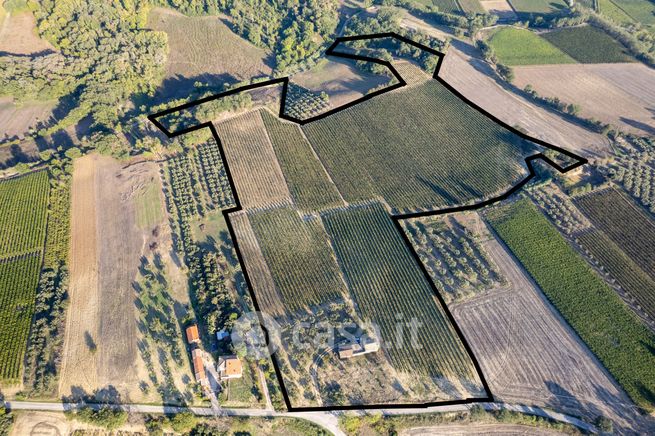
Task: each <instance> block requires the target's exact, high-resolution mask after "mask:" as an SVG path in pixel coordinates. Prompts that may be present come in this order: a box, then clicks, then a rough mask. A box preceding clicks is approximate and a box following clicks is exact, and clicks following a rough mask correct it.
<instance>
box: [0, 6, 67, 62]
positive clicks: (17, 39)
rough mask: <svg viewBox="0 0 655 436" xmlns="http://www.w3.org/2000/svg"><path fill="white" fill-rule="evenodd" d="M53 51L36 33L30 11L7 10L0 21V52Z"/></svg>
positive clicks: (24, 53) (34, 21) (25, 53)
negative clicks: (2, 20)
mask: <svg viewBox="0 0 655 436" xmlns="http://www.w3.org/2000/svg"><path fill="white" fill-rule="evenodd" d="M42 51H55V48H54V47H53V46H52V45H51V44H50V43H49V42H48V41H46V40H44V39H41V38H39V36H38V35H37V34H36V20H35V19H34V15H32V13H31V12H18V13H16V14H10V13H9V12H7V16H6V17H5V20H4V23H0V52H7V53H9V54H23V55H28V54H33V53H39V52H42Z"/></svg>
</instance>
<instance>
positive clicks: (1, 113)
mask: <svg viewBox="0 0 655 436" xmlns="http://www.w3.org/2000/svg"><path fill="white" fill-rule="evenodd" d="M0 38H1V37H0ZM56 104H57V102H55V101H46V102H27V103H22V104H20V105H16V104H14V103H13V99H12V98H11V97H0V142H2V141H4V140H7V139H22V138H24V137H25V135H26V134H27V133H28V130H29V129H30V127H37V125H38V124H39V123H47V122H48V121H49V120H50V118H51V117H52V110H53V109H54V108H55V106H56Z"/></svg>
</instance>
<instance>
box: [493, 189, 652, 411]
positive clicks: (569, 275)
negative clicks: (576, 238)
mask: <svg viewBox="0 0 655 436" xmlns="http://www.w3.org/2000/svg"><path fill="white" fill-rule="evenodd" d="M487 217H488V219H489V221H490V222H491V225H492V227H493V228H494V230H495V231H496V232H497V233H498V234H499V235H500V237H501V238H502V239H503V240H504V241H505V243H506V244H507V245H508V246H509V248H510V250H511V251H512V252H513V253H514V255H515V256H516V257H517V258H518V259H519V261H520V262H521V263H522V264H523V266H524V267H525V268H526V270H527V271H528V272H529V273H530V275H531V276H532V278H533V279H534V280H535V281H536V282H537V284H538V285H539V287H540V288H541V290H542V291H543V292H544V293H545V294H546V296H547V297H548V299H549V300H550V301H551V303H552V304H553V305H554V306H555V307H556V308H557V310H558V311H559V312H560V313H561V314H562V316H563V317H564V319H566V321H567V322H568V323H569V324H570V325H571V326H572V327H573V328H574V329H575V330H576V332H577V333H578V334H579V335H580V337H581V338H582V339H583V340H584V341H585V343H586V344H587V345H588V346H589V348H590V349H591V350H592V351H593V352H594V353H595V354H596V356H597V357H598V358H599V359H600V361H601V362H602V363H603V365H604V366H605V367H606V368H607V369H608V371H609V372H610V373H611V374H612V375H613V376H614V378H615V379H616V380H617V382H618V383H619V384H620V385H621V386H622V387H623V388H624V389H625V391H626V392H627V393H628V395H629V396H630V397H631V398H632V399H633V400H634V402H635V403H636V404H637V405H638V406H640V407H642V408H644V409H647V410H652V409H653V408H654V406H655V403H654V401H653V398H652V396H650V395H649V394H648V392H647V391H645V390H644V389H643V387H644V386H653V385H655V355H654V354H653V353H652V350H653V348H654V347H655V335H653V333H652V332H650V331H649V330H648V329H647V328H646V327H645V326H644V325H643V324H642V323H641V321H640V320H639V319H638V318H637V317H636V316H635V315H634V314H633V313H632V312H631V311H630V310H629V309H628V308H627V307H626V306H625V305H624V304H623V302H622V301H621V299H620V298H619V297H618V296H617V295H616V293H615V292H614V291H613V290H612V289H611V288H609V287H608V286H607V285H606V284H605V283H604V282H603V281H602V279H601V278H599V277H598V276H597V275H596V274H595V273H594V271H593V270H592V269H591V267H590V266H589V265H588V264H587V263H586V262H585V261H584V260H583V259H582V258H581V257H579V256H578V254H577V253H576V252H575V251H574V250H573V249H572V248H571V247H570V246H569V245H568V243H567V242H566V240H565V239H564V238H563V237H562V236H561V235H560V234H559V233H558V232H557V230H556V229H555V227H553V226H552V225H551V224H550V223H549V222H548V220H547V219H546V217H544V216H543V215H542V214H541V213H540V212H539V211H538V210H537V209H536V208H535V207H534V206H533V205H532V204H531V203H530V202H529V200H527V199H523V200H520V201H518V202H516V203H513V204H511V205H509V206H504V207H502V208H496V209H493V210H492V211H491V212H490V213H488V214H487Z"/></svg>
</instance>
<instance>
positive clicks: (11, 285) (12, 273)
mask: <svg viewBox="0 0 655 436" xmlns="http://www.w3.org/2000/svg"><path fill="white" fill-rule="evenodd" d="M40 254H41V253H40V252H36V253H34V254H32V255H27V256H22V257H20V258H19V259H17V260H11V261H7V262H0V380H2V381H5V382H9V383H15V382H17V381H18V378H19V377H20V374H21V370H22V366H23V353H24V352H25V346H26V343H27V335H28V333H29V331H30V323H31V321H32V313H33V312H34V295H35V292H36V286H37V283H38V280H39V271H40V267H41V255H40Z"/></svg>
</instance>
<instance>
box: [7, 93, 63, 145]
mask: <svg viewBox="0 0 655 436" xmlns="http://www.w3.org/2000/svg"><path fill="white" fill-rule="evenodd" d="M56 105H57V102H56V101H46V102H28V103H22V104H20V105H16V104H14V103H13V99H12V98H11V97H0V142H3V141H5V140H6V139H14V138H18V139H22V138H24V137H25V134H27V132H28V130H29V128H30V127H36V125H37V124H38V123H39V122H43V123H46V122H48V121H49V120H50V118H51V116H52V110H53V109H54V108H55V106H56Z"/></svg>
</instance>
